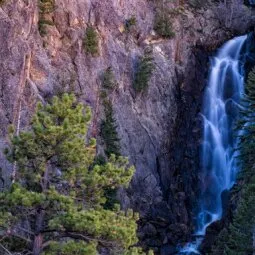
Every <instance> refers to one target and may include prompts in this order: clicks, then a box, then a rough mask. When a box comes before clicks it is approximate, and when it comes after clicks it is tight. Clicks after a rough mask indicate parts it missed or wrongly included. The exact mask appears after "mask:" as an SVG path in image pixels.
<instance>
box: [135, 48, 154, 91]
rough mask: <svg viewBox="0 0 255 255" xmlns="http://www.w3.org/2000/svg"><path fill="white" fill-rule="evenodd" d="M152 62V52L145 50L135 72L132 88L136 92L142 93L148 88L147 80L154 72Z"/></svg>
mask: <svg viewBox="0 0 255 255" xmlns="http://www.w3.org/2000/svg"><path fill="white" fill-rule="evenodd" d="M153 60H154V59H153V56H152V51H151V50H150V49H147V50H146V51H145V54H144V56H143V57H142V58H140V60H139V63H138V66H137V70H136V72H135V78H134V81H133V87H134V89H135V91H136V92H142V91H143V90H146V88H147V87H148V83H149V80H150V78H151V76H152V73H153V70H154V63H153Z"/></svg>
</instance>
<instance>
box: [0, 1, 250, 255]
mask: <svg viewBox="0 0 255 255" xmlns="http://www.w3.org/2000/svg"><path fill="white" fill-rule="evenodd" d="M177 2H178V1H176V3H165V6H164V8H169V9H171V10H173V12H172V21H173V27H174V31H175V34H176V35H175V37H174V38H173V39H171V40H170V39H169V40H164V39H162V38H160V37H158V36H157V35H155V32H154V31H153V21H154V17H155V10H156V3H155V2H154V1H148V0H129V1H126V0H107V1H106V0H104V1H103V0H77V1H71V0H55V4H54V10H53V11H51V12H49V13H46V14H45V15H46V16H44V17H43V18H44V19H45V18H47V19H48V21H50V22H49V25H47V26H45V27H44V29H45V31H44V32H45V36H43V37H42V36H41V35H40V33H39V27H38V22H39V21H40V19H41V17H40V15H41V14H39V13H40V8H39V5H38V2H37V1H36V0H15V1H14V0H8V1H7V0H6V1H5V2H4V3H3V4H2V5H1V7H0V34H1V36H0V45H1V48H0V59H1V63H0V65H1V68H0V77H1V82H0V86H1V97H0V125H1V133H0V135H1V147H4V146H5V144H6V141H7V138H6V135H7V127H8V125H9V124H11V123H14V125H15V126H16V128H17V130H19V129H22V128H24V127H26V126H27V125H28V122H29V118H30V117H31V115H32V113H33V111H34V107H35V104H36V102H37V101H38V100H41V101H46V100H47V99H48V98H50V97H51V96H52V95H54V94H58V93H62V92H64V91H74V92H75V94H76V95H77V96H78V97H79V100H81V101H83V102H84V103H86V104H88V105H90V106H91V108H92V110H93V121H92V123H91V130H90V133H91V135H92V136H96V137H98V138H99V151H101V150H102V148H101V147H102V146H101V145H102V144H101V142H100V137H99V126H100V120H101V118H102V116H103V109H102V104H101V102H100V88H101V80H100V76H101V74H102V73H103V72H104V70H105V69H106V68H107V67H109V66H110V67H112V70H113V72H114V74H115V76H116V79H117V81H118V88H117V89H115V90H114V91H113V92H112V93H111V94H110V99H111V101H112V103H113V109H114V116H115V118H116V122H117V126H118V134H119V138H120V143H121V151H122V154H123V155H125V156H128V157H129V159H130V161H131V163H133V164H135V166H136V169H137V171H136V174H135V176H134V179H133V181H132V184H131V186H130V188H129V189H128V190H127V191H125V192H121V194H120V196H121V200H122V204H123V207H124V208H125V207H132V208H134V209H135V210H137V211H139V212H140V214H141V222H140V237H141V240H142V241H143V243H144V244H147V245H149V246H152V247H157V248H158V249H160V248H161V253H162V254H170V250H171V251H173V248H172V247H174V246H175V245H176V243H177V242H178V241H180V240H183V241H185V238H186V236H187V234H188V233H190V230H191V228H192V208H195V197H196V193H197V192H198V190H197V187H198V182H199V174H198V169H199V162H198V155H199V150H198V149H199V140H200V133H201V131H200V120H199V112H200V107H201V95H202V92H203V89H204V85H205V84H206V74H207V71H208V56H209V54H210V52H211V51H212V50H214V49H216V48H217V46H218V45H220V44H221V43H222V42H223V41H225V40H226V39H228V38H229V37H231V36H233V33H236V34H241V33H243V32H245V31H247V29H248V28H249V27H251V26H252V25H253V23H252V21H251V22H250V21H249V22H246V23H242V26H235V28H234V30H233V29H232V28H231V25H230V26H229V27H228V28H225V27H223V26H222V24H221V23H220V21H219V19H217V18H216V16H215V15H214V12H213V11H212V9H213V8H214V7H210V8H208V9H201V10H195V9H191V8H190V7H189V6H188V5H187V4H184V6H182V5H181V4H180V3H177ZM182 2H184V1H182ZM132 16H135V17H136V21H137V22H136V25H135V27H134V28H132V30H130V31H129V32H128V31H124V26H125V22H126V20H128V19H129V18H131V17H132ZM88 25H92V26H94V27H95V28H96V31H97V33H98V36H99V41H100V43H99V44H100V49H99V51H100V52H99V54H98V55H97V56H95V57H92V56H90V55H88V54H86V52H85V51H84V48H83V46H82V44H83V38H84V34H85V30H86V28H87V26H88ZM147 46H151V47H152V49H153V56H154V59H155V66H156V68H155V71H154V74H153V77H152V79H151V80H150V84H149V88H148V90H147V91H145V92H143V93H141V94H135V92H134V90H133V88H132V79H133V74H134V68H135V64H136V62H137V59H138V57H139V56H141V55H142V54H143V52H144V49H145V48H146V47H147ZM1 158H2V160H1V166H2V167H3V168H4V169H6V168H7V169H9V170H10V171H11V170H12V166H9V165H8V164H7V163H6V161H5V160H3V156H1ZM10 171H9V172H8V173H7V172H5V173H4V175H5V177H6V178H7V176H9V175H10Z"/></svg>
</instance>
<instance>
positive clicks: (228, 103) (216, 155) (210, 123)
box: [180, 36, 247, 254]
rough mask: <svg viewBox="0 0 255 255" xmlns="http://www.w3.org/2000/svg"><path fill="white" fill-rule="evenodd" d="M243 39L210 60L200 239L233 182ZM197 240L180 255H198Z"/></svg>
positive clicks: (217, 216)
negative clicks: (235, 128) (235, 127)
mask: <svg viewBox="0 0 255 255" xmlns="http://www.w3.org/2000/svg"><path fill="white" fill-rule="evenodd" d="M246 39H247V36H240V37H237V38H234V39H232V40H230V41H228V42H227V43H225V44H224V45H223V46H222V47H221V48H220V49H219V51H218V52H217V54H216V56H215V57H213V58H212V59H211V70H210V74H209V81H208V86H207V89H206V91H205V95H204V104H203V111H202V116H203V132H204V133H203V143H202V146H201V167H202V169H201V172H202V181H203V187H201V190H202V192H201V197H200V200H199V212H198V214H197V219H196V224H197V226H196V232H195V236H204V235H205V232H206V228H207V227H208V226H209V225H210V224H211V223H213V222H214V221H217V220H220V219H221V217H222V213H223V205H222V204H223V202H222V195H223V194H224V192H225V191H228V190H229V189H231V187H232V186H233V184H234V183H235V179H236V173H237V165H236V154H237V151H234V150H233V148H234V147H235V146H236V144H237V138H236V136H235V135H234V134H233V133H234V132H233V130H234V125H235V121H236V119H237V116H238V107H237V105H238V104H239V101H240V97H241V95H242V93H243V89H244V75H243V65H242V64H241V62H240V53H241V49H242V47H243V45H244V43H245V41H246ZM200 243H201V238H197V239H196V241H195V242H193V243H189V244H188V245H187V246H186V247H184V248H182V249H181V251H180V254H199V252H198V246H199V245H200Z"/></svg>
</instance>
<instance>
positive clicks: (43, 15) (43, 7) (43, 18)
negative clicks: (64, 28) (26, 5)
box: [38, 0, 55, 36]
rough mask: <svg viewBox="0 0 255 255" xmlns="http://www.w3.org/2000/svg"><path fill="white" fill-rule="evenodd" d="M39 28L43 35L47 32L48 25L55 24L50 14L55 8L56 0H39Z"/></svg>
mask: <svg viewBox="0 0 255 255" xmlns="http://www.w3.org/2000/svg"><path fill="white" fill-rule="evenodd" d="M38 5H39V20H38V29H39V33H40V35H41V36H45V35H46V34H47V26H53V25H54V22H53V20H52V18H51V17H50V15H49V14H51V13H52V12H53V11H54V9H55V0H39V4H38Z"/></svg>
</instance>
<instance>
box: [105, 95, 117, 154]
mask: <svg viewBox="0 0 255 255" xmlns="http://www.w3.org/2000/svg"><path fill="white" fill-rule="evenodd" d="M104 112H105V119H104V120H103V121H102V124H101V136H102V138H103V139H104V142H105V153H106V155H107V156H108V157H110V156H111V154H115V155H116V156H120V146H119V138H118V133H117V130H116V128H117V127H116V124H115V119H114V116H113V110H112V104H111V102H110V101H109V100H108V99H105V100H104Z"/></svg>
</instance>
